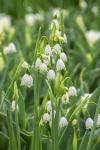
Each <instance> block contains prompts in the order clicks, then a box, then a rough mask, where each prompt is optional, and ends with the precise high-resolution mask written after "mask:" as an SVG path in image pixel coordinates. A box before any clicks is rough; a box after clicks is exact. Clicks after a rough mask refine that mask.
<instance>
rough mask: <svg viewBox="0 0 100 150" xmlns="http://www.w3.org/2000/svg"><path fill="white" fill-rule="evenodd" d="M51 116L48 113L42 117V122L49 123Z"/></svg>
mask: <svg viewBox="0 0 100 150" xmlns="http://www.w3.org/2000/svg"><path fill="white" fill-rule="evenodd" d="M50 119H51V118H50V115H49V114H48V113H44V114H43V116H42V120H43V122H44V123H47V122H49V121H50Z"/></svg>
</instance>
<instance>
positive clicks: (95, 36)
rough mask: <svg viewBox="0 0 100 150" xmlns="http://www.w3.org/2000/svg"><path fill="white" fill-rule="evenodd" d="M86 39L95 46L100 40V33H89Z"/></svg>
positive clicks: (91, 31)
mask: <svg viewBox="0 0 100 150" xmlns="http://www.w3.org/2000/svg"><path fill="white" fill-rule="evenodd" d="M86 38H87V41H88V43H89V45H90V46H93V45H94V44H95V42H96V41H97V40H99V39H100V32H99V31H93V30H90V31H87V32H86Z"/></svg>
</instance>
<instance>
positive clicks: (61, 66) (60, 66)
mask: <svg viewBox="0 0 100 150" xmlns="http://www.w3.org/2000/svg"><path fill="white" fill-rule="evenodd" d="M56 69H57V71H60V70H64V69H65V64H64V62H63V61H62V59H58V60H57V63H56Z"/></svg>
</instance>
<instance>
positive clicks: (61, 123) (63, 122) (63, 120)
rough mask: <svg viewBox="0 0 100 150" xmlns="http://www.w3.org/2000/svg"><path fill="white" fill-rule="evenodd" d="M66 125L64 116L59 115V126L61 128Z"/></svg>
mask: <svg viewBox="0 0 100 150" xmlns="http://www.w3.org/2000/svg"><path fill="white" fill-rule="evenodd" d="M67 125H68V121H67V119H66V118H65V117H61V118H60V121H59V127H60V128H63V127H65V126H67Z"/></svg>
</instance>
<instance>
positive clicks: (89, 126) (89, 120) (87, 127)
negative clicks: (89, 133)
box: [85, 118, 93, 129]
mask: <svg viewBox="0 0 100 150" xmlns="http://www.w3.org/2000/svg"><path fill="white" fill-rule="evenodd" d="M85 126H86V129H91V128H92V126H93V120H92V119H91V118H87V120H86V122H85Z"/></svg>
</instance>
